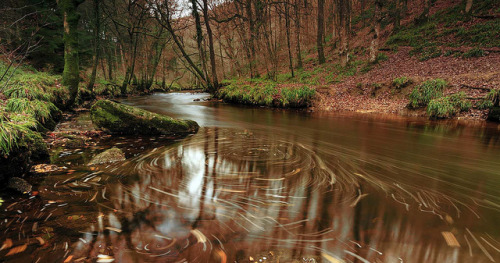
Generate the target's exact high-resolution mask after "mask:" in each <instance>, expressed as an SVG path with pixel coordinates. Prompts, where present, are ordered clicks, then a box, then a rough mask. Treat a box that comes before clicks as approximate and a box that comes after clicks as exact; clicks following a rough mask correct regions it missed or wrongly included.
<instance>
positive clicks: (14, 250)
mask: <svg viewBox="0 0 500 263" xmlns="http://www.w3.org/2000/svg"><path fill="white" fill-rule="evenodd" d="M26 248H28V245H27V244H24V245H21V246H17V247H14V248H12V249H11V250H10V251H9V253H7V255H5V256H6V257H7V256H12V255H15V254H17V253H21V252H23V251H25V250H26Z"/></svg>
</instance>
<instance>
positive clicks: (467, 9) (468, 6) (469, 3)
mask: <svg viewBox="0 0 500 263" xmlns="http://www.w3.org/2000/svg"><path fill="white" fill-rule="evenodd" d="M472 2H473V0H467V2H466V3H465V13H466V14H470V13H471V11H472Z"/></svg>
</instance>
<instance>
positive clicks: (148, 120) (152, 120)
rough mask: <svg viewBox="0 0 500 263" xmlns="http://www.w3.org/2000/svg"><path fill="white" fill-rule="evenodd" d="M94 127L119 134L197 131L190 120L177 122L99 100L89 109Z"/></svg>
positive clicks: (165, 133)
mask: <svg viewBox="0 0 500 263" xmlns="http://www.w3.org/2000/svg"><path fill="white" fill-rule="evenodd" d="M90 116H91V119H92V122H93V123H94V125H96V126H97V127H99V128H102V129H105V130H108V131H110V132H112V133H119V134H143V135H161V134H163V135H175V134H186V133H193V132H196V131H198V128H199V126H198V124H197V123H196V122H195V121H191V120H178V119H174V118H171V117H168V116H165V115H160V114H157V113H153V112H150V111H146V110H142V109H139V108H135V107H132V106H127V105H124V104H120V103H116V102H112V101H109V100H100V101H98V102H96V103H95V104H94V105H93V106H92V108H91V109H90Z"/></svg>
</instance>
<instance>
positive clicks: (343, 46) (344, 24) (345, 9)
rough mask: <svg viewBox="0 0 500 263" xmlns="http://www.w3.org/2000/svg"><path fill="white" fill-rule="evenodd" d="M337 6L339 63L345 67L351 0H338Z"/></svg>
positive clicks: (347, 58)
mask: <svg viewBox="0 0 500 263" xmlns="http://www.w3.org/2000/svg"><path fill="white" fill-rule="evenodd" d="M338 7H339V16H340V53H339V54H340V64H341V65H342V66H343V67H345V66H347V63H348V62H349V28H350V21H351V17H350V16H351V13H350V11H351V0H338Z"/></svg>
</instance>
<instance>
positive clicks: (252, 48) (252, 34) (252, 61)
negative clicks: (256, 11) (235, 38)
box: [245, 0, 256, 78]
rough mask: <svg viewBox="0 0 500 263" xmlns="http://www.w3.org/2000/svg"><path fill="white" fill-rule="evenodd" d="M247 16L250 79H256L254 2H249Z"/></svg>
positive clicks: (246, 8) (249, 0)
mask: <svg viewBox="0 0 500 263" xmlns="http://www.w3.org/2000/svg"><path fill="white" fill-rule="evenodd" d="M245 10H246V13H247V14H246V15H247V19H248V29H249V30H248V45H249V48H250V65H249V66H250V77H251V78H253V77H255V74H256V72H255V68H254V67H255V25H254V23H255V21H254V20H253V13H252V0H247V2H246V6H245Z"/></svg>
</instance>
